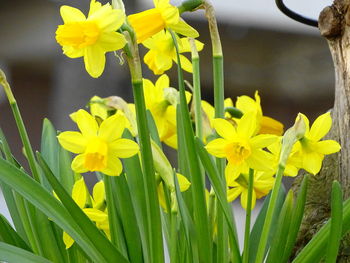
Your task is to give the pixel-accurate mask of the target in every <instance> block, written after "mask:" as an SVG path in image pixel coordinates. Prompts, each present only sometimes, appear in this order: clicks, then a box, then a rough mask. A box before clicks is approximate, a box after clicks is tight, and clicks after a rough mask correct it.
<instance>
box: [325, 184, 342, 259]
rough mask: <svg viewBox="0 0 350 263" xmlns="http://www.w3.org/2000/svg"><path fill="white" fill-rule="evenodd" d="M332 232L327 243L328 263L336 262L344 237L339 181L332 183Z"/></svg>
mask: <svg viewBox="0 0 350 263" xmlns="http://www.w3.org/2000/svg"><path fill="white" fill-rule="evenodd" d="M331 208H332V215H331V230H330V231H331V232H330V237H329V240H328V245H327V254H326V261H325V262H326V263H333V262H336V260H337V256H338V250H339V246H340V240H341V237H342V217H343V193H342V190H341V186H340V184H339V182H338V181H334V182H333V185H332V206H331Z"/></svg>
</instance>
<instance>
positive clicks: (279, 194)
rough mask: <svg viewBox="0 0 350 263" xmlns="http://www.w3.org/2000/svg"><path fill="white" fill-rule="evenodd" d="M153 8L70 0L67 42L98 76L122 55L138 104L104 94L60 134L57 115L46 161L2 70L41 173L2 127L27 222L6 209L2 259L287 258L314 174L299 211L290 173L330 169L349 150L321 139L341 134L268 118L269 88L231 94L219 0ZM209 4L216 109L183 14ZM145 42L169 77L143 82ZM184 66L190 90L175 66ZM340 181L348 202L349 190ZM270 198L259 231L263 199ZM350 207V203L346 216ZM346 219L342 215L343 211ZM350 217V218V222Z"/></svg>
mask: <svg viewBox="0 0 350 263" xmlns="http://www.w3.org/2000/svg"><path fill="white" fill-rule="evenodd" d="M153 3H154V8H151V9H148V10H146V11H142V12H139V13H136V14H131V15H129V16H127V15H126V14H125V9H124V4H123V2H122V1H121V0H114V1H112V4H110V3H107V4H101V3H100V2H97V1H96V0H91V2H90V9H89V13H88V15H87V16H85V15H84V14H83V13H82V12H81V11H80V10H78V9H76V8H73V7H70V6H62V7H61V9H60V12H61V16H62V19H63V24H62V25H59V26H58V28H57V30H56V40H57V42H58V44H59V45H61V47H62V50H63V54H65V55H66V56H68V57H70V58H74V59H75V58H81V57H83V59H84V64H85V68H86V71H87V73H88V74H89V75H90V76H91V77H93V78H97V77H99V76H101V74H103V71H104V68H105V61H106V53H107V52H118V51H119V50H123V51H122V52H121V54H120V56H125V57H126V60H127V62H128V65H129V68H130V74H131V76H130V77H131V86H132V89H133V94H134V102H133V103H128V102H126V101H125V100H124V99H123V98H121V97H118V96H110V97H107V98H101V97H99V96H93V97H92V98H91V100H90V101H89V103H88V108H89V110H88V111H87V110H85V109H79V110H77V111H76V112H74V113H72V114H71V115H70V118H71V119H72V121H73V122H75V124H76V126H77V128H78V130H79V131H63V132H57V131H56V129H55V128H54V127H53V125H52V124H51V123H50V122H49V121H48V120H45V121H44V125H43V134H42V145H41V151H40V152H38V153H37V154H36V155H35V154H34V152H33V150H32V147H31V145H30V142H29V139H28V136H27V134H26V130H25V127H24V125H23V121H22V119H21V116H20V112H19V109H18V107H17V103H16V101H15V99H14V97H13V94H12V92H11V89H10V86H9V84H8V82H7V80H6V78H5V76H4V74H3V72H2V71H0V73H1V74H0V84H1V85H2V86H3V87H4V89H5V92H6V95H7V97H8V99H9V102H10V104H11V107H12V109H13V113H14V116H15V120H16V123H17V125H18V129H19V132H20V135H21V138H22V141H23V146H24V152H25V156H26V158H27V159H28V163H29V168H30V173H29V172H26V171H25V170H24V169H23V168H22V166H21V165H20V164H19V163H18V162H17V161H16V160H15V159H14V158H13V156H12V154H11V151H10V148H9V147H8V145H7V143H6V139H5V137H4V135H3V134H2V132H1V131H0V140H1V144H0V152H1V153H3V156H2V155H1V157H2V158H0V171H1V173H0V181H1V185H0V186H1V189H2V191H3V192H4V196H5V200H6V203H7V206H8V208H9V211H10V213H11V217H12V220H13V223H14V227H15V228H13V227H12V226H11V225H10V224H9V223H8V222H7V221H6V220H5V219H4V218H3V217H0V261H6V262H59V263H61V262H62V263H63V262H74V263H75V262H123V263H124V262H125V263H127V262H135V263H141V262H147V263H154V262H155V263H161V262H165V261H164V260H165V256H164V253H165V252H166V251H167V252H168V254H169V257H170V260H171V262H204V263H211V262H217V263H222V262H223V263H225V262H227V263H228V262H235V263H236V262H237V263H241V262H243V263H248V262H255V263H262V262H268V263H275V262H282V263H285V262H288V259H289V257H290V255H291V253H292V249H293V246H294V244H295V242H296V236H297V233H298V230H299V227H300V223H301V219H302V216H303V209H304V206H305V198H306V189H307V175H306V176H305V178H304V180H303V184H302V186H301V188H300V191H299V194H298V197H297V199H296V204H295V205H294V204H293V202H294V196H293V193H292V192H289V193H288V195H287V196H286V194H285V191H284V189H283V188H282V187H281V180H282V177H283V176H290V177H295V176H297V175H298V174H299V175H300V174H305V173H306V174H311V175H312V176H317V174H318V173H319V172H320V170H321V169H322V162H323V159H324V157H325V155H328V154H332V153H336V152H338V151H339V150H340V145H339V144H338V143H337V142H336V141H334V140H322V139H323V138H324V137H325V136H326V135H327V133H328V132H329V131H330V129H331V126H332V119H331V114H330V113H329V112H327V113H325V114H323V115H321V116H319V117H318V118H317V119H316V120H315V121H314V123H313V124H312V125H311V127H310V125H309V120H308V118H307V117H306V116H305V115H303V114H299V115H298V116H297V118H296V122H295V124H294V126H293V127H291V128H290V129H288V130H287V131H285V132H284V126H283V124H282V123H281V122H279V121H277V120H275V119H273V118H271V117H268V116H265V115H264V114H263V111H262V107H261V100H260V96H259V94H258V92H256V93H255V95H254V98H252V97H249V96H239V97H238V98H237V99H236V101H234V100H232V99H231V98H227V99H224V85H223V84H224V81H223V56H222V51H221V45H220V38H219V35H218V30H217V25H216V19H215V16H214V12H213V7H212V6H211V5H210V4H209V3H208V1H206V0H186V1H183V3H182V4H181V5H180V6H178V7H176V6H174V5H172V4H171V3H170V1H169V0H154V1H153ZM199 8H203V9H205V12H206V16H207V18H208V22H209V29H210V30H209V31H210V36H211V40H212V51H213V68H214V70H213V72H214V74H213V75H214V77H213V79H214V81H213V83H214V105H213V106H212V105H211V104H210V103H208V102H207V101H204V100H202V99H201V95H200V70H199V54H198V52H199V51H201V50H202V49H203V47H204V44H203V43H201V42H200V41H199V40H196V38H197V37H199V34H198V32H197V31H196V30H195V29H194V28H193V27H191V26H190V25H189V24H187V23H186V22H185V21H184V20H183V19H182V18H181V17H180V15H181V14H182V13H183V12H185V11H195V10H197V9H199ZM139 45H142V46H143V47H144V48H145V49H146V50H147V51H146V53H145V55H144V57H143V61H144V63H145V64H146V65H147V66H148V68H149V69H150V70H151V71H152V72H153V73H154V74H155V75H160V76H157V78H156V79H155V81H154V82H153V81H152V80H150V79H145V78H143V77H142V70H141V69H142V67H141V59H140V57H139V52H138V47H139ZM183 53H189V54H190V55H191V59H189V58H188V57H185V56H184V55H183ZM173 62H175V63H176V64H177V70H178V81H177V83H178V84H177V86H178V88H176V87H175V86H173V84H172V83H175V82H172V83H171V82H170V79H169V77H168V75H166V74H165V73H164V72H166V71H168V70H170V69H171V68H172V67H173ZM183 71H186V72H187V73H190V74H189V75H188V76H190V77H192V79H193V81H192V83H191V81H189V82H187V84H188V85H187V86H188V87H189V90H190V91H187V90H185V80H184V76H183ZM82 92H84V91H83V90H82ZM164 144H165V145H167V146H168V147H170V148H172V150H170V153H172V155H174V154H175V153H176V154H177V162H170V161H169V159H168V156H167V155H166V154H165V152H167V151H165V150H164V146H165V145H164ZM71 153H73V154H74V156H73V158H72V157H71ZM174 163H177V166H175V165H174ZM301 169H302V170H304V173H300V172H299V170H301ZM87 173H90V174H87ZM91 173H93V174H94V175H95V177H96V178H97V182H95V183H94V186H93V187H92V186H91V185H90V184H89V183H86V182H87V179H88V177H90V178H91V177H93V176H92V175H91ZM29 174H31V175H32V177H33V178H32V177H31V176H29ZM334 188H335V190H334V191H333V192H334V193H335V194H334V195H336V194H337V193H338V196H339V193H340V190H339V189H340V188H337V186H336V185H335V187H334ZM90 189H92V190H91V191H92V194H90ZM337 189H338V190H337ZM13 190H15V191H13ZM267 195H268V196H269V197H268V198H266V199H265V201H264V206H263V208H262V210H261V212H260V214H259V216H258V219H257V222H256V223H255V225H254V227H253V229H252V230H251V228H250V226H251V211H252V209H253V208H254V207H255V204H256V199H260V198H262V197H264V196H267ZM239 197H240V202H241V206H242V207H243V208H244V209H245V211H246V221H245V229H244V244H243V246H242V247H243V252H242V253H241V250H240V248H239V247H240V246H239V244H238V238H237V234H236V225H235V220H234V217H233V213H232V206H231V205H230V203H231V202H233V201H234V200H236V199H237V198H239ZM338 199H339V198H338ZM332 200H333V199H332ZM334 200H335V199H334ZM339 200H340V201H339ZM339 200H338V202H337V203H336V201H334V202H335V203H336V204H339V203H341V198H340V199H339ZM332 209H333V207H332ZM349 209H350V205H344V211H348V210H349ZM349 211H350V210H349ZM347 214H349V215H350V213H347ZM347 214H346V216H344V219H343V220H344V221H346V222H348V221H350V216H347ZM335 215H336V216H334V217H333V215H332V222H338V221H336V220H339V218H342V216H341V213H339V212H338V213H336V212H335ZM346 222H345V223H344V224H343V225H344V226H347V225H350V224H349V223H347V224H346ZM273 223H275V224H276V227H274V226H272V224H273ZM334 224H335V223H333V225H332V231H329V229H330V227H331V226H330V223H327V224H325V230H322V231H323V232H322V231H320V234H319V235H320V237H318V238H316V239H315V240H311V241H310V244H309V247H308V248H307V249H306V250H305V251H304V250H303V251H301V253H300V255H301V256H298V257H297V258H296V259H295V261H293V262H303V263H309V262H310V263H311V262H318V260H321V259H322V258H323V257H324V256H325V253H326V252H323V253H321V252H320V251H321V250H322V248H324V247H325V246H326V245H327V244H326V240H327V239H328V237H329V236H332V235H333V234H332V233H335V231H338V232H339V231H340V232H341V231H342V230H341V228H340V230H339V227H338V228H336V227H334ZM340 225H342V224H341V223H340ZM334 229H335V230H334ZM346 230H347V229H346ZM344 231H345V229H343V232H344ZM345 232H346V231H345ZM345 232H344V233H345ZM339 235H340V234H339ZM253 239H256V240H253ZM257 240H258V241H257ZM332 240H333V239H332ZM253 241H255V242H253ZM164 246H167V248H168V249H167V250H165V249H164ZM329 247H330V249H329V250H330V252H327V255H326V256H327V259H329V258H330V257H333V258H334V253H335V252H334V251H337V250H335V249H337V248H338V247H339V242H334V244H332V245H330V246H329ZM329 255H331V256H329ZM316 259H317V260H316ZM327 262H332V261H327Z"/></svg>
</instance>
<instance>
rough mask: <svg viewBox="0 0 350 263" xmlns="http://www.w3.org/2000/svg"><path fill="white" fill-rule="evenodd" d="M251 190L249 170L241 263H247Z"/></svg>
mask: <svg viewBox="0 0 350 263" xmlns="http://www.w3.org/2000/svg"><path fill="white" fill-rule="evenodd" d="M253 189H254V170H253V169H249V182H248V200H247V210H246V217H245V231H244V249H243V263H249V241H250V240H249V236H250V221H251V212H252V197H253Z"/></svg>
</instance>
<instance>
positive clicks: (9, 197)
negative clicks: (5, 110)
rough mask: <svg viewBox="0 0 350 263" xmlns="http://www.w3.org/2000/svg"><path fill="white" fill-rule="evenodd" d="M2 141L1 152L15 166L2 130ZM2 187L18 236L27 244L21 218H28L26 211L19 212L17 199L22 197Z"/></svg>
mask: <svg viewBox="0 0 350 263" xmlns="http://www.w3.org/2000/svg"><path fill="white" fill-rule="evenodd" d="M0 141H1V144H0V147H1V151H2V152H3V153H4V155H5V159H6V160H8V161H9V162H10V163H13V164H14V165H15V160H14V159H13V157H12V153H11V150H10V147H9V145H8V143H7V140H6V138H5V135H4V133H3V131H2V129H0ZM0 187H1V189H2V193H3V195H4V199H5V202H6V206H7V208H8V210H9V212H10V215H11V219H12V222H13V224H14V225H15V228H16V229H17V232H18V234H19V235H20V236H21V237H22V238H23V239H24V240H25V241H26V242H28V238H27V234H26V231H25V228H24V226H23V224H24V223H23V221H22V220H21V218H22V219H23V220H24V217H27V216H26V215H25V213H24V211H20V210H19V208H18V207H17V204H16V199H20V198H21V197H20V196H19V195H18V194H17V193H15V192H13V191H12V189H11V188H10V187H8V186H7V185H6V184H4V183H2V182H1V183H0ZM22 201H23V200H22Z"/></svg>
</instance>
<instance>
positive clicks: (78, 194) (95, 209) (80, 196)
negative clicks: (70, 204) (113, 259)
mask: <svg viewBox="0 0 350 263" xmlns="http://www.w3.org/2000/svg"><path fill="white" fill-rule="evenodd" d="M72 198H73V200H74V201H75V203H76V204H77V205H78V206H79V207H80V208H81V209H82V210H83V212H84V213H85V214H86V215H87V216H88V217H89V218H90V220H91V221H93V222H95V223H96V226H97V227H98V228H99V229H100V230H102V231H103V232H104V233H105V234H106V236H107V237H108V238H109V239H111V235H110V230H109V221H108V213H107V206H106V197H105V186H104V183H103V181H99V182H98V183H96V184H95V186H94V188H93V191H92V196H90V194H89V191H88V189H87V187H86V184H85V181H84V178H83V177H82V178H80V179H79V180H77V181H76V182H75V183H74V185H73V189H72ZM63 242H64V244H65V245H66V249H68V248H70V247H71V246H72V245H73V244H74V240H73V239H72V238H71V237H70V236H69V235H68V234H67V233H66V232H63Z"/></svg>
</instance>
